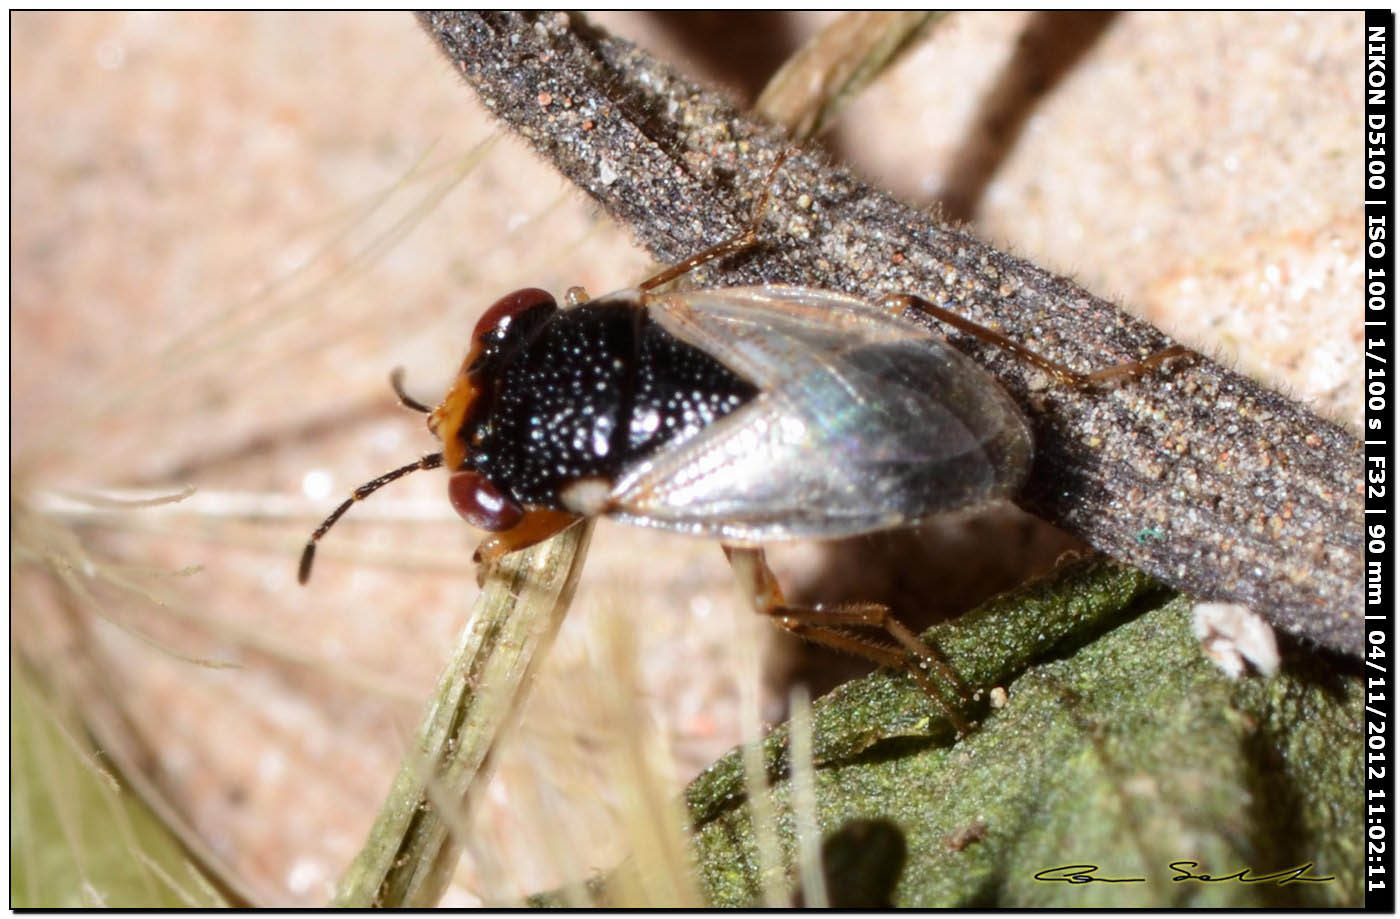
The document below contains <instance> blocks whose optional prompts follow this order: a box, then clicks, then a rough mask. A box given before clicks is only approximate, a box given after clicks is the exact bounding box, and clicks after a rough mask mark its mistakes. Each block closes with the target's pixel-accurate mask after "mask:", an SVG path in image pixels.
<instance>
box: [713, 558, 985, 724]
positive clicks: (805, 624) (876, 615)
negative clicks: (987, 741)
mask: <svg viewBox="0 0 1400 919" xmlns="http://www.w3.org/2000/svg"><path fill="white" fill-rule="evenodd" d="M723 548H724V554H725V557H726V558H728V559H729V564H730V567H732V568H733V569H734V575H735V577H737V578H738V579H739V586H740V587H741V588H742V589H743V591H744V595H745V596H746V597H748V598H749V601H750V603H752V604H753V608H754V611H755V612H757V613H759V614H761V615H764V616H768V617H770V618H772V620H773V622H774V623H776V624H777V625H778V626H780V627H781V628H784V629H786V630H787V631H789V632H791V633H793V634H794V635H797V636H799V637H801V638H805V639H807V640H808V641H811V642H813V643H815V644H819V645H825V646H827V647H828V648H834V649H835V650H837V651H843V652H845V653H847V654H851V655H855V656H856V657H863V658H865V659H866V660H870V661H873V662H875V663H876V664H878V665H880V666H882V667H891V668H893V669H895V670H902V671H904V672H905V673H907V674H909V676H911V677H912V678H913V679H914V681H915V682H916V683H918V684H919V686H920V687H921V688H922V689H923V690H924V692H925V693H927V694H928V695H929V697H930V698H932V699H933V700H934V701H935V702H937V703H938V705H939V707H941V708H942V709H943V712H944V714H946V715H947V716H948V720H949V721H951V722H952V723H953V726H954V727H955V728H956V729H957V731H958V735H959V736H963V735H966V734H967V732H968V730H969V726H968V723H967V722H966V721H965V720H963V718H962V716H961V715H959V714H958V712H957V711H956V710H955V709H954V708H953V707H952V706H950V705H949V704H948V703H947V702H946V701H945V700H944V699H943V697H942V696H941V695H939V693H938V688H937V687H936V686H935V685H934V684H933V681H932V680H931V679H929V674H928V670H929V668H932V669H934V670H936V671H937V672H938V674H939V675H940V676H942V677H943V678H944V679H945V680H947V681H948V682H949V683H951V684H952V685H953V686H954V687H955V688H956V690H957V692H958V694H959V695H961V696H963V697H966V696H967V695H968V693H967V687H966V686H965V685H964V684H963V682H962V680H960V679H959V678H958V676H957V674H955V673H954V672H953V670H952V668H950V667H949V666H948V665H947V663H945V662H944V661H943V659H942V658H940V657H939V656H938V654H937V653H936V652H935V651H934V650H933V649H932V648H930V647H929V646H928V645H927V644H925V643H924V642H923V640H922V639H920V638H919V636H917V635H915V634H914V633H913V632H912V631H911V630H910V629H909V628H908V627H907V626H905V625H904V623H902V622H900V621H899V620H898V619H896V618H895V617H894V616H893V614H891V613H890V609H889V607H887V606H885V605H883V604H880V603H851V604H844V605H842V606H840V607H837V608H835V609H823V608H821V607H802V606H791V605H789V604H788V603H787V601H786V600H785V599H784V597H783V591H782V588H781V587H779V586H778V579H777V577H776V576H775V575H774V574H773V569H771V568H769V567H768V562H767V560H766V559H765V558H764V556H763V550H762V549H750V548H744V547H740V546H728V545H726V546H724V547H723ZM850 627H855V628H870V629H882V630H883V631H884V632H885V633H886V634H887V635H889V636H890V637H891V638H893V639H894V640H895V641H896V642H897V643H898V644H899V645H900V647H897V648H892V647H890V646H888V645H883V644H880V643H879V642H876V641H872V640H870V639H867V638H861V637H859V636H856V635H852V634H849V633H848V632H845V631H843V630H842V629H843V628H850Z"/></svg>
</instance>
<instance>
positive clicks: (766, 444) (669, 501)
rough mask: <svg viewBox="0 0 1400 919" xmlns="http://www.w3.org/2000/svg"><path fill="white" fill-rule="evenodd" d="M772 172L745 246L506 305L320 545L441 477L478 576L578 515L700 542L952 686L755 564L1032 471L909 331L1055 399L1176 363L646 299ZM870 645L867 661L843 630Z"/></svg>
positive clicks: (876, 311) (826, 628) (957, 321)
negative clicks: (967, 341)
mask: <svg viewBox="0 0 1400 919" xmlns="http://www.w3.org/2000/svg"><path fill="white" fill-rule="evenodd" d="M784 159H785V157H780V158H779V159H778V161H777V163H775V165H774V166H773V171H772V173H770V176H769V179H768V182H767V183H766V184H765V187H764V190H763V192H762V194H761V195H760V197H759V200H758V204H757V206H756V208H755V212H754V216H753V220H752V222H751V224H750V226H749V228H748V229H747V230H746V231H744V232H743V233H741V234H739V235H738V236H735V237H733V238H732V239H729V240H726V241H725V242H722V243H720V244H719V245H716V246H713V247H711V248H709V249H706V250H705V251H703V252H700V253H698V254H696V255H694V256H692V257H690V258H688V259H686V260H684V261H682V262H679V263H677V264H675V265H672V266H670V267H669V268H666V269H665V270H663V271H661V272H659V273H658V274H656V275H654V276H652V277H650V278H648V279H647V280H645V281H643V282H642V283H641V284H639V285H638V286H636V287H634V288H628V289H626V290H621V291H618V292H616V293H613V294H609V295H607V296H605V297H600V298H597V299H589V298H588V296H587V295H586V294H585V293H584V292H583V291H582V290H581V289H579V288H571V289H570V290H569V292H568V296H567V297H566V306H565V307H564V308H562V309H561V308H560V307H559V306H558V304H557V303H556V302H555V300H554V298H553V297H552V296H551V295H550V294H549V293H547V292H545V291H543V290H539V289H536V288H525V289H523V290H518V291H515V292H514V293H511V294H508V295H507V296H505V297H502V298H501V299H500V300H498V301H497V302H496V303H495V304H494V305H493V306H492V307H491V308H490V309H488V310H487V311H486V312H485V313H484V314H483V315H482V317H481V319H480V320H479V321H478V322H477V324H476V327H475V329H474V331H473V333H472V339H471V346H470V350H469V352H468V354H467V357H466V359H465V360H464V361H463V363H462V367H461V370H460V371H459V373H458V375H457V378H456V381H455V382H454V383H453V385H452V387H451V389H449V391H448V393H447V395H446V396H445V397H444V398H443V400H442V402H441V403H440V404H439V405H437V406H436V407H435V408H431V409H430V408H428V406H426V405H423V404H422V403H419V402H417V401H416V400H414V399H412V398H411V397H409V396H408V395H407V394H406V393H405V392H404V391H403V387H402V380H401V377H400V374H399V372H398V371H395V374H394V376H393V384H394V389H395V392H396V393H397V394H398V395H399V398H400V400H401V401H402V402H403V404H404V405H406V406H408V407H410V408H413V409H415V410H417V411H421V412H424V413H426V414H427V416H428V418H427V423H428V429H429V430H430V431H432V433H433V435H434V436H436V437H437V438H438V440H440V441H441V442H442V450H441V452H440V453H433V454H429V455H427V456H424V457H423V458H422V459H420V460H418V461H417V462H414V463H410V464H408V465H406V466H403V467H401V468H399V469H395V470H393V471H392V472H389V473H386V474H385V475H382V476H380V477H379V478H376V479H374V480H372V481H370V482H367V483H365V484H364V485H362V486H360V487H359V488H357V489H356V490H355V491H354V493H353V494H352V495H351V497H350V498H348V499H347V500H346V501H345V502H343V503H342V504H341V505H340V506H339V507H337V508H336V510H335V511H334V512H333V513H332V514H331V515H330V516H329V517H327V518H326V520H325V521H324V522H323V523H322V524H321V525H320V526H319V527H318V528H317V529H316V531H315V532H314V533H313V534H312V535H311V538H310V540H308V541H307V544H306V548H305V550H304V552H303V553H302V558H301V567H300V571H299V574H298V578H299V580H300V581H301V582H302V583H305V582H306V580H307V577H308V576H309V575H310V572H311V563H312V559H313V557H314V554H315V549H316V543H317V542H318V541H319V540H320V538H321V537H322V536H323V535H325V533H326V531H327V530H328V529H329V528H330V527H331V526H332V525H333V524H334V523H335V522H336V521H337V520H339V519H340V517H341V515H343V514H344V513H345V512H346V511H347V510H348V509H349V508H350V506H351V505H352V504H354V502H356V501H358V500H360V499H362V498H364V497H366V496H367V495H369V494H370V493H372V492H374V491H376V490H377V489H379V488H380V487H382V486H384V485H386V484H388V483H389V482H392V481H394V480H395V479H398V478H400V477H402V476H404V475H407V474H408V473H410V472H414V471H416V470H419V469H431V468H434V467H437V466H445V467H446V468H447V469H448V472H449V475H450V478H449V480H448V496H449V498H450V500H451V503H452V506H453V507H454V508H455V509H456V510H457V512H458V513H459V514H460V515H461V516H462V517H463V518H465V519H466V520H467V521H468V522H470V523H471V524H472V525H473V526H476V527H478V528H480V529H483V530H486V531H487V532H488V533H489V534H490V535H488V536H487V537H486V538H485V540H483V541H482V543H481V544H480V546H479V547H478V549H477V551H476V554H475V556H474V557H475V560H476V561H477V562H478V563H479V564H485V565H489V564H491V563H492V562H493V561H495V560H496V559H498V558H500V557H501V556H502V555H504V554H506V553H508V552H513V551H515V550H517V549H523V548H526V547H527V546H531V545H533V544H535V543H537V542H540V541H542V540H544V539H547V538H549V537H550V536H552V535H554V534H555V533H558V532H560V531H561V530H563V529H564V528H566V527H568V526H570V525H571V524H573V523H574V522H575V521H577V520H579V519H581V518H583V517H592V516H599V515H603V516H609V517H613V518H615V519H619V520H622V521H625V522H627V523H632V524H636V525H639V526H648V527H656V528H659V529H665V530H672V531H676V532H682V533H689V534H693V535H698V536H708V537H711V538H715V539H718V540H719V541H720V542H721V544H722V546H723V549H724V552H725V555H726V557H727V558H728V559H729V562H730V564H731V566H732V567H733V568H734V571H735V574H736V576H737V577H738V578H739V581H740V583H741V585H742V586H743V588H744V590H745V593H746V595H747V596H748V597H750V599H751V602H752V605H753V607H754V609H755V610H756V611H758V612H759V613H762V614H764V615H767V616H769V617H772V618H773V620H774V621H775V622H777V623H778V624H779V625H780V626H782V627H783V628H785V629H788V630H789V631H792V632H794V633H796V634H798V635H800V636H801V637H803V638H806V639H808V640H811V641H813V642H816V643H818V644H823V645H826V646H828V647H832V648H836V649H838V650H841V651H845V652H848V653H851V654H855V655H859V656H862V657H865V658H867V659H869V660H872V661H874V662H875V663H877V664H881V665H886V666H890V667H894V668H897V669H901V670H904V671H905V672H906V673H908V674H909V675H910V676H912V677H913V678H914V679H915V680H916V681H917V682H918V683H919V685H920V686H922V687H923V688H924V690H925V691H926V692H927V693H928V694H929V695H930V696H932V697H933V698H934V699H935V700H936V701H938V702H939V703H940V704H941V705H943V706H944V708H945V710H947V711H948V714H949V715H950V718H951V720H952V721H953V722H954V724H955V725H957V727H958V728H959V730H960V731H964V730H965V725H964V724H963V722H962V720H961V719H960V718H959V717H958V716H957V714H956V713H955V712H954V711H953V710H952V709H951V708H949V707H948V706H947V705H946V704H944V702H943V700H942V699H941V697H940V696H939V694H938V692H937V691H936V689H935V688H934V686H933V684H932V682H931V680H930V679H929V676H928V668H929V667H935V668H937V669H938V670H939V672H940V673H941V674H942V675H943V676H944V678H945V679H947V680H949V681H950V682H952V683H953V684H954V685H955V686H958V688H959V690H961V685H960V684H959V683H958V681H957V678H956V676H955V675H954V674H953V673H952V672H951V670H949V669H948V668H947V667H946V665H944V664H942V662H941V661H940V660H939V659H938V657H937V656H936V655H935V654H934V653H933V652H932V650H931V649H930V648H928V647H927V646H926V645H925V644H924V642H923V641H921V640H920V639H919V638H918V636H916V635H915V634H914V633H913V632H912V631H911V630H909V629H908V628H906V627H905V626H904V625H903V624H901V623H900V622H899V621H898V620H897V619H895V618H894V616H892V615H891V613H890V611H889V609H888V608H887V607H885V606H883V605H881V604H876V603H859V604H843V605H841V606H836V607H829V608H824V607H820V606H817V607H799V606H793V605H790V604H788V603H787V601H786V600H785V598H784V596H783V593H782V590H781V588H780V587H779V585H778V582H777V579H776V577H775V576H774V575H773V572H772V570H771V569H770V568H769V567H768V564H767V562H766V561H765V559H764V555H763V551H762V549H760V548H759V546H760V545H761V544H763V543H766V542H776V541H785V540H804V539H805V540H824V539H838V538H842V537H848V536H856V535H859V534H862V533H870V532H875V531H879V530H887V529H894V528H899V527H908V526H913V525H916V524H918V523H920V522H922V521H925V520H927V519H929V518H930V517H933V516H936V515H938V514H941V513H946V512H948V511H953V510H958V509H963V508H968V507H973V506H977V505H981V504H985V503H988V502H991V501H995V500H997V499H999V498H1004V497H1007V496H1010V495H1012V494H1014V493H1015V492H1016V491H1017V490H1019V488H1020V487H1021V485H1022V483H1023V481H1024V480H1025V476H1026V473H1027V470H1028V469H1029V467H1030V460H1031V453H1032V443H1031V433H1030V428H1029V426H1028V423H1027V421H1026V419H1025V416H1024V415H1023V414H1022V413H1021V411H1020V409H1019V408H1018V407H1017V406H1016V404H1015V403H1014V402H1013V401H1012V399H1011V397H1010V396H1009V395H1008V394H1007V393H1006V391H1005V390H1004V389H1002V387H1001V386H1000V384H998V383H997V381H996V380H995V379H994V378H993V377H992V376H991V375H990V374H989V373H988V372H987V371H986V370H984V369H982V367H980V366H979V365H978V364H976V363H974V362H973V361H972V360H971V359H970V358H968V357H966V356H965V355H963V354H962V353H961V352H959V351H957V350H956V349H954V348H953V347H951V346H950V345H949V344H947V342H946V341H944V340H943V339H942V338H941V337H939V336H938V335H936V334H935V333H933V332H931V331H930V330H928V329H927V328H925V327H924V326H922V325H920V324H917V323H915V322H914V321H912V320H911V319H908V318H905V315H904V314H905V313H906V311H909V310H914V309H918V310H922V311H924V312H926V313H928V314H930V315H932V316H934V317H935V318H937V319H939V320H940V321H943V322H946V323H948V324H950V325H952V326H954V327H956V328H958V329H960V330H962V331H964V332H967V333H969V334H971V335H974V336H975V337H977V338H980V339H982V340H984V341H988V342H991V343H994V344H996V345H998V346H1000V347H1002V348H1005V349H1007V350H1010V351H1011V352H1013V353H1015V354H1016V355H1018V356H1019V357H1020V358H1022V359H1024V360H1026V361H1028V362H1030V363H1032V364H1034V365H1035V366H1037V367H1039V368H1040V369H1042V370H1044V371H1045V372H1047V373H1049V374H1050V375H1051V376H1053V377H1055V378H1056V379H1057V380H1059V381H1060V382H1062V383H1065V384H1067V385H1072V386H1089V385H1093V384H1095V383H1098V382H1102V381H1108V380H1112V379H1116V378H1120V377H1125V376H1130V375H1134V374H1136V373H1139V372H1141V371H1142V370H1144V369H1146V368H1148V367H1151V366H1155V365H1156V364H1159V363H1160V362H1162V361H1164V360H1166V359H1168V358H1170V357H1174V356H1176V355H1179V354H1182V353H1184V352H1183V349H1181V348H1178V347H1173V348H1168V349H1166V350H1163V351H1160V352H1157V353H1156V354H1153V355H1151V356H1150V357H1148V358H1146V359H1144V360H1141V361H1133V362H1129V363H1125V364H1120V365H1116V366H1114V367H1110V368H1108V369H1107V370H1104V371H1100V372H1098V373H1094V374H1080V373H1078V372H1076V371H1074V370H1071V369H1069V368H1068V367H1065V366H1063V365H1061V364H1058V363H1055V362H1053V361H1050V360H1048V359H1046V358H1044V357H1042V356H1040V355H1038V354H1036V353H1035V352H1033V351H1030V350H1029V349H1027V348H1025V347H1024V346H1022V345H1020V344H1018V343H1016V342H1014V341H1011V340H1009V339H1007V338H1006V337H1004V336H1002V335H1000V334H999V333H997V332H994V331H992V330H990V329H987V328H984V327H982V326H979V325H977V324H975V323H972V322H969V321H968V320H966V319H963V318H962V317H960V316H957V315H956V314H953V313H950V312H948V311H947V310H945V309H943V308H941V307H939V306H937V305H935V304H933V303H930V302H929V301H927V300H925V299H923V298H921V297H918V296H914V295H912V294H894V295H887V296H884V297H882V298H880V299H879V300H878V301H876V302H871V301H868V300H863V299H860V298H857V297H852V296H849V295H846V294H841V293H836V292H833V291H828V290H819V289H813V288H805V287H789V286H778V285H769V286H762V287H732V288H719V289H700V290H686V291H666V292H662V293H657V292H656V290H657V288H659V287H661V286H662V285H665V284H667V283H668V282H670V281H672V280H674V279H676V278H678V277H680V276H682V275H684V274H686V273H687V272H689V271H691V270H693V269H694V268H696V267H698V266H700V265H702V264H705V263H706V262H710V261H713V260H715V259H719V258H723V257H725V256H728V255H732V254H735V253H738V252H741V251H743V250H745V249H747V248H749V247H751V246H753V245H755V244H756V243H757V240H758V227H759V225H760V222H761V220H762V217H763V212H764V210H765V207H766V204H767V199H768V195H769V191H770V188H771V185H772V182H773V179H774V177H775V176H776V174H777V171H778V168H779V167H780V166H781V164H782V162H783V160H784ZM853 628H865V629H875V630H882V631H883V632H884V633H885V634H886V635H887V636H888V637H889V638H891V639H893V640H894V642H895V643H896V646H895V647H891V646H889V645H887V644H883V643H880V642H877V641H874V640H871V639H869V638H866V637H864V636H862V635H859V634H854V633H852V632H851V631H850V630H851V629H853Z"/></svg>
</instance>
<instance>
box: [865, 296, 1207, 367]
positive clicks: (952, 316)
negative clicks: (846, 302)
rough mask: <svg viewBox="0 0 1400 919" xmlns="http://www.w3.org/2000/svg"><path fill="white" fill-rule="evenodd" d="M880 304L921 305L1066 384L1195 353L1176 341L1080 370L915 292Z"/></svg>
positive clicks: (897, 307) (883, 299)
mask: <svg viewBox="0 0 1400 919" xmlns="http://www.w3.org/2000/svg"><path fill="white" fill-rule="evenodd" d="M880 305H881V306H883V307H885V308H886V309H889V310H892V311H895V312H900V311H904V310H910V309H917V310H920V311H921V312H925V313H928V314H929V315H930V316H932V317H933V318H935V319H937V320H939V321H940V322H945V323H947V324H948V325H950V326H952V327H953V328H955V329H958V330H960V331H963V332H966V333H967V334H969V335H971V336H972V337H974V338H976V339H978V340H979V341H985V342H987V343H988V344H992V345H996V346H997V347H998V348H1002V349H1005V350H1007V351H1010V352H1011V353H1012V354H1014V355H1016V356H1017V357H1019V358H1021V359H1022V360H1023V361H1025V362H1026V363H1028V364H1031V365H1033V366H1035V367H1039V368H1040V369H1041V370H1043V371H1045V372H1046V373H1048V374H1050V375H1051V376H1052V377H1054V378H1055V379H1057V380H1059V381H1060V382H1061V383H1063V384H1065V385H1066V386H1074V387H1078V388H1080V389H1085V388H1088V387H1090V386H1096V385H1098V384H1099V383H1106V382H1109V381H1111V380H1118V379H1123V378H1126V377H1135V376H1138V375H1139V374H1141V373H1144V372H1146V371H1147V370H1150V369H1152V368H1153V367H1156V366H1157V365H1158V364H1161V363H1163V362H1165V361H1168V360H1171V359H1172V358H1174V357H1182V356H1185V355H1188V354H1190V353H1191V352H1190V351H1189V350H1187V349H1186V348H1184V347H1182V346H1181V345H1172V346H1171V347H1170V348H1163V349H1162V350H1161V351H1158V352H1156V353H1155V354H1149V355H1148V356H1147V357H1145V358H1143V359H1142V360H1137V361H1124V362H1123V363H1121V364H1114V365H1113V366H1112V367H1106V368H1104V369H1103V370H1097V371H1094V372H1093V373H1080V372H1079V371H1077V370H1074V369H1072V368H1070V367H1066V366H1065V365H1064V364H1061V363H1059V362H1058V361H1052V360H1050V358H1048V357H1045V356H1043V355H1041V354H1037V353H1036V352H1034V351H1032V350H1031V349H1030V348H1027V347H1026V346H1025V345H1023V344H1021V343H1020V342H1017V341H1013V340H1011V339H1010V338H1007V337H1006V336H1005V335H1003V334H1001V333H1000V332H996V331H993V330H992V329H989V328H987V327H986V326H983V325H978V324H977V323H975V322H973V321H971V320H969V319H965V318H964V317H962V316H959V315H958V314H957V313H954V312H952V311H951V310H946V309H944V308H943V307H941V306H936V305H935V304H933V303H930V302H929V301H927V300H925V299H924V298H923V297H916V296H914V295H913V294H887V295H885V296H884V297H881V298H880Z"/></svg>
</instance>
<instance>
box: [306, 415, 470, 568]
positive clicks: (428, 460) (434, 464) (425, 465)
mask: <svg viewBox="0 0 1400 919" xmlns="http://www.w3.org/2000/svg"><path fill="white" fill-rule="evenodd" d="M396 388H397V387H396ZM405 404H407V402H405ZM410 407H412V406H410ZM424 411H427V409H424ZM441 465H442V454H441V453H429V454H428V455H427V456H425V457H423V458H422V459H420V460H416V461H414V462H412V463H409V464H408V465H407V466H400V467H399V468H397V469H395V470H393V471H392V472H386V473H384V474H383V475H381V476H379V478H377V479H370V480H369V481H368V482H366V483H365V484H363V485H361V486H360V487H359V488H357V489H355V490H354V491H353V492H352V493H351V494H350V497H348V498H346V499H345V501H344V502H342V503H341V505H340V507H337V508H336V509H335V510H334V511H332V512H331V515H330V516H329V517H327V518H326V519H325V520H323V521H321V525H320V526H318V527H317V528H316V532H314V533H312V534H311V538H310V539H308V540H307V541H306V548H305V549H302V550H301V565H300V567H298V568H297V582H298V583H300V584H305V583H306V581H307V579H308V578H310V577H311V562H312V560H313V559H315V557H316V543H317V542H319V541H320V539H321V537H322V536H325V535H326V531H327V530H329V529H330V528H331V527H333V526H335V522H336V521H337V520H339V519H340V518H341V517H343V516H344V515H345V512H346V511H348V510H350V506H351V505H353V504H354V503H355V502H356V501H363V500H364V499H365V498H368V497H369V496H370V495H372V494H374V493H375V492H376V491H378V490H379V489H381V488H383V487H384V486H385V485H388V484H389V483H390V482H393V481H395V480H396V479H401V478H403V477H404V476H406V475H408V474H409V473H410V472H417V471H418V470H420V469H436V468H438V467H439V466H441Z"/></svg>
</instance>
